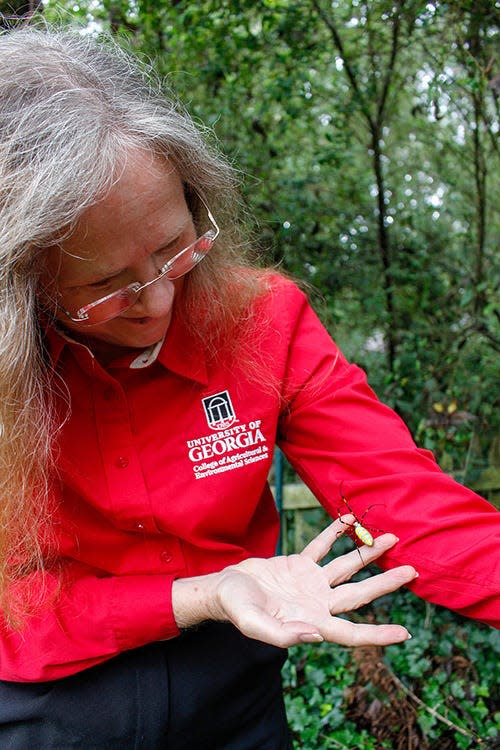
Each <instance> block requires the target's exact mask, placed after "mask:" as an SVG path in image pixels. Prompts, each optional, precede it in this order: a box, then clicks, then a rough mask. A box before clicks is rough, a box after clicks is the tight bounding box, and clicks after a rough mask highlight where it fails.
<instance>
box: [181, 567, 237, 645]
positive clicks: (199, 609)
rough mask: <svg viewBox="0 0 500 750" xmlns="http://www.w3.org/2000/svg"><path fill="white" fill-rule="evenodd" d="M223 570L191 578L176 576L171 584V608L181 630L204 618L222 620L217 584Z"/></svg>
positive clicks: (198, 622)
mask: <svg viewBox="0 0 500 750" xmlns="http://www.w3.org/2000/svg"><path fill="white" fill-rule="evenodd" d="M223 573H224V571H221V572H220V573H209V574H207V575H203V576H193V577H191V578H178V579H177V580H175V581H174V583H173V586H172V609H173V613H174V618H175V622H176V624H177V627H178V628H180V629H181V630H183V629H185V628H190V627H193V626H194V625H199V624H200V623H202V622H205V621H206V620H217V621H224V620H225V619H226V617H225V616H224V613H223V609H222V607H221V605H220V600H219V595H218V592H219V584H220V580H221V577H222V576H223Z"/></svg>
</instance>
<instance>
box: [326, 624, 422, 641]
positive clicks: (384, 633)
mask: <svg viewBox="0 0 500 750" xmlns="http://www.w3.org/2000/svg"><path fill="white" fill-rule="evenodd" d="M320 632H321V635H322V636H323V638H324V639H325V641H329V642H330V643H338V644H339V645H341V646H389V645H391V644H392V643H403V642H404V641H407V640H408V639H409V638H411V635H410V633H409V632H408V630H407V629H406V628H405V627H404V626H403V625H367V624H365V623H354V622H349V620H344V619H342V618H340V617H332V618H331V619H330V621H329V622H328V623H326V624H322V627H321V628H320Z"/></svg>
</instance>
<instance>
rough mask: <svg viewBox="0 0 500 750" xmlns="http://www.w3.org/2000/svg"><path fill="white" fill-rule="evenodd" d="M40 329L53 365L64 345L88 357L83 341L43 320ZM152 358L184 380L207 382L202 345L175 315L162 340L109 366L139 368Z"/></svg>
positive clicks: (54, 365)
mask: <svg viewBox="0 0 500 750" xmlns="http://www.w3.org/2000/svg"><path fill="white" fill-rule="evenodd" d="M42 329H43V331H44V334H45V338H46V342H47V349H48V352H49V356H50V359H51V362H52V365H53V367H54V368H55V367H56V366H57V363H58V361H59V359H60V357H61V354H62V351H63V349H64V348H65V347H66V346H70V347H81V348H82V349H85V350H87V351H88V352H89V354H90V356H92V352H91V351H90V350H88V349H87V347H86V346H85V345H84V344H80V343H79V342H77V341H75V340H74V339H72V338H71V337H70V336H69V335H68V334H66V333H65V332H64V331H62V330H60V329H59V328H56V326H55V325H54V324H53V323H51V322H48V321H47V320H46V319H42ZM156 361H158V362H159V363H160V364H161V365H163V367H165V368H166V369H168V370H171V371H172V372H175V373H176V374H177V375H181V376H182V377H184V378H187V379H188V380H194V381H196V382H197V383H200V384H202V385H206V384H207V383H208V373H207V362H206V355H205V352H204V351H203V347H202V346H201V344H200V343H199V342H198V341H197V340H196V338H195V337H194V336H193V334H192V332H191V331H190V329H189V327H188V325H187V324H185V323H184V322H183V321H182V319H180V317H179V316H177V315H175V314H174V316H173V318H172V322H171V324H170V326H169V329H168V331H167V335H166V336H165V339H164V341H160V342H158V343H157V344H154V345H153V346H151V347H148V348H147V349H145V350H143V351H141V352H140V353H139V354H134V355H127V356H126V357H120V358H119V359H117V360H116V361H115V362H113V363H112V365H111V366H112V367H129V368H130V369H142V368H143V367H149V366H150V365H152V364H153V363H154V362H156Z"/></svg>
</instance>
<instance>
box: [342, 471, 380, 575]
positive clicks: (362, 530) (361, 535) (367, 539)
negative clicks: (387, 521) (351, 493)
mask: <svg viewBox="0 0 500 750" xmlns="http://www.w3.org/2000/svg"><path fill="white" fill-rule="evenodd" d="M339 491H340V497H341V498H342V502H343V503H344V504H345V506H346V508H347V510H348V511H349V513H351V514H352V515H353V516H354V523H347V521H343V520H342V518H341V515H340V508H338V509H337V512H338V516H339V521H340V522H341V523H343V524H344V526H346V527H347V528H346V529H345V532H344V533H345V534H347V536H348V537H350V538H351V539H352V541H353V542H354V543H355V544H356V549H357V550H358V553H359V556H360V557H361V560H362V561H363V564H364V560H363V556H362V554H361V550H360V549H359V546H360V544H365V545H366V546H367V547H373V543H374V541H375V540H374V537H373V535H372V533H371V531H370V530H369V529H371V530H372V531H380V532H381V533H382V534H385V531H384V529H377V528H375V527H374V526H370V527H369V528H367V527H366V526H364V525H363V520H364V518H365V516H366V514H367V513H368V511H369V510H371V509H372V508H374V507H375V505H383V503H374V504H373V505H369V506H368V508H367V509H366V510H365V511H364V513H363V515H362V516H361V518H358V517H357V515H356V514H355V512H354V511H353V509H352V508H351V506H350V505H349V503H348V502H347V499H346V498H345V496H344V494H343V492H342V484H341V485H340V488H339ZM339 533H342V532H339Z"/></svg>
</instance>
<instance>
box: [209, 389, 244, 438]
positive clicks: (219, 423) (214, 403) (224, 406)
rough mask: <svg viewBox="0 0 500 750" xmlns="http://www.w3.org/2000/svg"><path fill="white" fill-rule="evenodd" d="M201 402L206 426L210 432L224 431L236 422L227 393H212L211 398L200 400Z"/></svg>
mask: <svg viewBox="0 0 500 750" xmlns="http://www.w3.org/2000/svg"><path fill="white" fill-rule="evenodd" d="M201 401H202V404H203V408H204V409H205V416H206V418H207V422H208V426H209V427H210V428H211V429H212V430H225V429H226V428H227V427H231V425H232V424H233V423H234V422H236V414H235V413H234V409H233V405H232V403H231V397H230V395H229V393H228V392H227V391H221V392H220V393H214V395H213V396H207V397H206V398H202V400H201Z"/></svg>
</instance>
